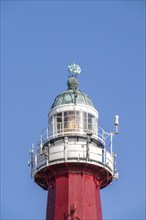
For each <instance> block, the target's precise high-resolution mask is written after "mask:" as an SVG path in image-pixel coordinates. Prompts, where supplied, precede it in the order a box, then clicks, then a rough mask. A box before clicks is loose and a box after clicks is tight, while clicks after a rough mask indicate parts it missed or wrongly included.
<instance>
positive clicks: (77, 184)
mask: <svg viewBox="0 0 146 220" xmlns="http://www.w3.org/2000/svg"><path fill="white" fill-rule="evenodd" d="M80 72H81V69H80V67H79V66H78V65H76V64H74V63H73V64H72V65H71V66H69V78H68V81H67V86H68V88H67V90H66V91H64V92H63V93H61V94H59V95H58V96H57V97H56V98H55V100H54V103H53V105H52V107H51V110H50V111H49V113H48V127H47V128H46V129H44V130H43V131H42V133H41V137H40V141H39V143H38V144H37V145H36V146H34V144H32V149H31V151H30V154H31V160H30V162H29V165H31V176H32V178H33V179H34V181H35V182H36V183H37V184H38V185H39V186H40V187H42V188H43V189H44V190H47V191H48V201H47V210H46V220H102V208H101V199H100V189H102V188H104V187H106V186H108V185H109V184H110V183H111V182H112V180H113V179H117V178H118V173H117V172H116V167H115V166H116V163H115V158H116V154H115V153H114V152H113V147H112V139H113V136H114V135H115V134H117V133H118V125H119V121H118V116H115V131H114V132H109V133H107V132H105V131H104V130H103V129H102V128H101V127H100V126H99V125H98V111H97V110H96V109H95V108H94V105H93V103H92V101H91V99H90V98H89V96H88V95H86V94H85V93H83V92H82V91H80V90H79V89H78V84H79V83H78V79H77V75H78V74H79V73H80Z"/></svg>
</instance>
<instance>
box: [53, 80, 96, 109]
mask: <svg viewBox="0 0 146 220" xmlns="http://www.w3.org/2000/svg"><path fill="white" fill-rule="evenodd" d="M67 85H68V89H67V90H66V91H64V92H63V93H61V94H59V95H58V96H57V97H56V98H55V100H54V103H53V105H52V107H51V108H55V107H57V106H60V105H65V104H70V103H73V104H82V105H88V106H91V107H94V105H93V103H92V101H91V99H90V97H89V96H88V95H86V94H85V93H83V92H81V91H79V90H78V89H77V87H78V80H77V78H75V77H71V78H69V79H68V81H67Z"/></svg>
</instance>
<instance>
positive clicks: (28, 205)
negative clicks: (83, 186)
mask: <svg viewBox="0 0 146 220" xmlns="http://www.w3.org/2000/svg"><path fill="white" fill-rule="evenodd" d="M72 59H74V61H75V62H76V63H78V64H79V65H80V67H81V69H82V73H81V75H80V76H79V89H80V90H82V91H83V92H85V93H87V94H88V95H89V96H90V97H91V99H92V101H93V103H94V105H95V108H96V109H97V110H98V112H99V124H100V126H101V127H103V128H104V129H105V130H106V131H112V130H113V128H114V115H115V114H118V115H119V116H120V134H119V135H118V136H116V137H115V139H114V143H113V144H114V145H113V146H114V151H115V152H117V167H118V171H119V174H120V177H119V180H118V181H117V182H116V181H114V182H113V184H112V185H110V186H109V187H107V188H106V189H103V190H101V199H102V209H103V219H104V220H114V219H115V220H124V219H125V220H138V219H139V220H142V219H143V220H144V219H145V105H144V103H145V1H142V0H141V1H138V0H137V1H69V2H68V1H1V128H2V130H1V219H2V220H10V219H11V220H12V219H15V220H16V219H17V220H25V219H27V220H43V219H45V212H46V201H47V192H46V191H44V190H42V189H41V188H39V187H38V186H37V185H36V184H35V183H34V182H33V181H32V180H31V177H30V168H29V167H28V166H27V160H28V159H29V154H28V152H29V149H30V147H31V143H32V142H34V143H36V142H37V141H38V140H39V136H40V132H41V130H42V129H43V128H45V127H46V126H47V114H48V112H49V109H50V107H51V105H52V103H53V101H54V99H55V97H56V96H57V95H58V94H59V93H60V92H62V91H64V90H65V89H66V88H67V86H66V81H67V66H68V65H69V64H71V62H72Z"/></svg>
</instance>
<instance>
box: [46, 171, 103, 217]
mask: <svg viewBox="0 0 146 220" xmlns="http://www.w3.org/2000/svg"><path fill="white" fill-rule="evenodd" d="M46 219H47V220H101V219H102V210H101V201H100V187H99V186H98V184H97V181H96V182H95V181H94V176H92V175H89V174H86V173H66V174H61V175H59V174H57V175H56V179H55V180H54V182H53V183H51V184H49V187H48V203H47V214H46Z"/></svg>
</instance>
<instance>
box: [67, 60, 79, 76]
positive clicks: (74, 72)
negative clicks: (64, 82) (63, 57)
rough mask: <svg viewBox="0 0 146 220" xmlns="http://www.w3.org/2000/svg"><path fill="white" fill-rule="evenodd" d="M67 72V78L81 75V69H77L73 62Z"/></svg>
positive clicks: (77, 66)
mask: <svg viewBox="0 0 146 220" xmlns="http://www.w3.org/2000/svg"><path fill="white" fill-rule="evenodd" d="M68 72H69V76H70V77H71V76H74V77H76V76H77V75H78V74H80V73H81V68H80V67H79V65H77V64H75V63H74V62H73V64H71V65H70V66H68Z"/></svg>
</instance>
